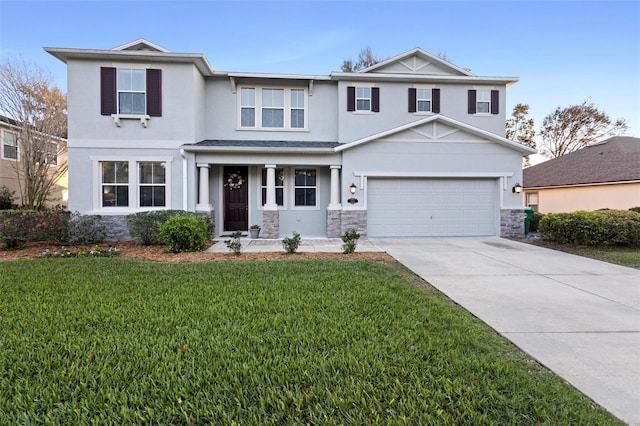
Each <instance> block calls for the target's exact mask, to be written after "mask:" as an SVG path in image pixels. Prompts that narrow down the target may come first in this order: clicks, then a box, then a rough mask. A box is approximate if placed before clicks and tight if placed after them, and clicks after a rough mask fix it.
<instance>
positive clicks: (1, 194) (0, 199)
mask: <svg viewBox="0 0 640 426" xmlns="http://www.w3.org/2000/svg"><path fill="white" fill-rule="evenodd" d="M15 195H16V192H15V191H10V190H9V188H7V187H6V186H4V185H2V186H0V210H11V209H13V208H15V207H16V205H15V204H14V201H15Z"/></svg>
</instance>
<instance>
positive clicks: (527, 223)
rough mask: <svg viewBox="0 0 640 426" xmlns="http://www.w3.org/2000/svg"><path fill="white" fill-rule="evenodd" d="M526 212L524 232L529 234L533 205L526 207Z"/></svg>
mask: <svg viewBox="0 0 640 426" xmlns="http://www.w3.org/2000/svg"><path fill="white" fill-rule="evenodd" d="M524 214H525V217H524V234H525V235H527V234H528V233H529V228H530V227H531V219H533V209H532V208H531V207H525V208H524Z"/></svg>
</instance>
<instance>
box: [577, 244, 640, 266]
mask: <svg viewBox="0 0 640 426" xmlns="http://www.w3.org/2000/svg"><path fill="white" fill-rule="evenodd" d="M565 250H566V251H568V252H569V253H573V254H577V255H580V256H585V257H590V258H592V259H598V260H603V261H605V262H609V263H616V264H618V265H623V266H628V267H630V268H636V269H640V249H635V250H631V249H627V248H625V249H622V248H615V247H613V248H608V247H604V248H592V247H569V248H566V249H565Z"/></svg>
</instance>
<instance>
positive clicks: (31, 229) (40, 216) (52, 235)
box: [0, 210, 70, 249]
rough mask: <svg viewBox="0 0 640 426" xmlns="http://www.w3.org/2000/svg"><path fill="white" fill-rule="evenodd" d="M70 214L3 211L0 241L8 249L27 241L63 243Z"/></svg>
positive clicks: (56, 211)
mask: <svg viewBox="0 0 640 426" xmlns="http://www.w3.org/2000/svg"><path fill="white" fill-rule="evenodd" d="M69 219H70V213H69V212H66V211H62V210H42V211H36V210H4V211H2V212H0V241H2V242H4V243H5V245H6V247H7V248H8V249H16V248H20V247H21V246H23V245H24V244H26V243H27V242H29V241H48V240H54V241H56V242H64V241H65V240H66V238H67V235H68V226H69Z"/></svg>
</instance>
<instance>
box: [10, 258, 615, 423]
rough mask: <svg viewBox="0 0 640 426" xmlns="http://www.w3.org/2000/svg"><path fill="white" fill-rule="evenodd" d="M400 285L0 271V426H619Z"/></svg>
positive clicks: (192, 270) (225, 265)
mask: <svg viewBox="0 0 640 426" xmlns="http://www.w3.org/2000/svg"><path fill="white" fill-rule="evenodd" d="M415 281H416V280H415V277H414V278H412V277H411V275H410V274H408V273H407V272H406V271H405V270H404V269H401V268H400V267H396V266H393V265H390V264H385V263H380V262H365V261H305V260H298V261H261V262H215V263H191V264H187V263H183V264H174V265H169V264H160V263H146V262H139V261H131V260H126V259H118V258H85V259H36V260H27V261H14V262H3V263H2V264H1V265H0V330H2V333H0V348H1V349H0V424H6V423H12V424H15V423H18V424H31V423H47V424H49V423H51V424H88V423H99V424H140V423H145V424H147V423H148V424H151V423H153V424H191V423H195V424H221V425H223V424H224V425H226V424H242V425H253V424H260V425H264V424H322V425H325V424H407V425H416V424H473V425H477V424H531V425H534V424H599V425H601V424H618V422H617V420H616V419H615V418H614V417H613V416H611V415H610V414H608V413H607V412H606V411H605V410H603V409H602V408H600V407H598V406H596V405H595V404H594V403H593V402H591V401H590V400H589V399H587V398H586V397H584V396H583V395H582V394H581V393H579V392H578V391H576V390H575V389H574V388H573V387H571V386H570V385H568V384H566V383H565V382H564V381H563V380H561V379H560V378H558V377H557V376H555V375H554V374H552V373H550V372H549V371H547V370H546V369H544V368H542V367H540V366H539V365H538V364H536V363H535V362H534V361H532V360H531V359H529V358H528V357H526V356H525V355H524V354H523V353H521V352H519V351H518V350H516V349H515V348H514V347H513V346H512V345H511V344H510V343H509V342H507V341H506V340H504V339H502V338H501V337H499V336H498V335H497V334H496V333H495V332H494V331H492V330H491V329H490V328H488V327H487V326H486V325H484V324H483V323H481V322H480V321H478V320H477V319H475V318H474V317H473V316H472V315H471V314H469V313H468V312H466V311H465V310H464V309H462V308H460V307H459V306H457V305H455V304H453V303H452V302H451V301H449V300H448V299H447V298H445V297H444V296H442V295H440V294H439V293H437V292H436V291H434V290H432V289H430V288H429V287H428V286H426V285H424V284H423V285H420V286H417V285H416V283H415ZM620 424H621V423H620Z"/></svg>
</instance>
